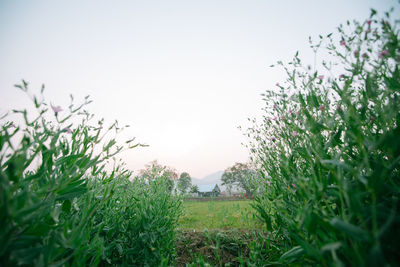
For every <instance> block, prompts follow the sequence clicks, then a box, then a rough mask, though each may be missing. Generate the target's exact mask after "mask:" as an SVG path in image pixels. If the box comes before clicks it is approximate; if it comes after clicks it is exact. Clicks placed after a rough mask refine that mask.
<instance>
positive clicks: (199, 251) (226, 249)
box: [175, 229, 252, 266]
mask: <svg viewBox="0 0 400 267" xmlns="http://www.w3.org/2000/svg"><path fill="white" fill-rule="evenodd" d="M251 240H252V235H251V233H250V232H249V231H244V230H236V229H235V230H213V231H207V230H206V231H195V230H182V231H179V232H178V236H177V239H176V243H175V245H176V248H177V258H176V262H175V264H176V266H186V264H187V263H192V262H195V261H196V259H198V258H199V257H201V258H202V259H203V260H204V261H206V262H207V263H210V264H212V265H213V266H225V264H228V263H229V264H228V265H227V266H239V265H240V259H241V258H242V259H243V258H246V257H247V256H248V254H249V249H248V243H249V242H250V241H251Z"/></svg>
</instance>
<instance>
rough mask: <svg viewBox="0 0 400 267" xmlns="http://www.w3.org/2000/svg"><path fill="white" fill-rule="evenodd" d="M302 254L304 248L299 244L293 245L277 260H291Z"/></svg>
mask: <svg viewBox="0 0 400 267" xmlns="http://www.w3.org/2000/svg"><path fill="white" fill-rule="evenodd" d="M303 254H304V249H303V248H302V247H300V246H295V247H293V248H292V249H291V250H289V251H286V252H285V253H284V254H283V255H282V256H281V257H280V258H279V261H283V262H293V261H295V260H297V259H299V258H300V257H301V256H302V255H303Z"/></svg>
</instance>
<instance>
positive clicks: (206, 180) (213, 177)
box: [192, 171, 225, 191]
mask: <svg viewBox="0 0 400 267" xmlns="http://www.w3.org/2000/svg"><path fill="white" fill-rule="evenodd" d="M222 174H224V171H217V172H214V173H211V174H209V175H207V176H204V177H203V178H201V179H199V178H192V184H193V185H204V184H218V186H219V188H220V189H221V191H225V186H223V185H222V181H221V177H222Z"/></svg>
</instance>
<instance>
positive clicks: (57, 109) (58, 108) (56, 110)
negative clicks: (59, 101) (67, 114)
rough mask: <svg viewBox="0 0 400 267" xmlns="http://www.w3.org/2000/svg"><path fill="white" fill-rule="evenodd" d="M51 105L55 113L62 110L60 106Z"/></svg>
mask: <svg viewBox="0 0 400 267" xmlns="http://www.w3.org/2000/svg"><path fill="white" fill-rule="evenodd" d="M50 106H51V108H52V109H53V111H54V112H55V113H58V112H60V111H62V108H61V107H60V106H53V105H50Z"/></svg>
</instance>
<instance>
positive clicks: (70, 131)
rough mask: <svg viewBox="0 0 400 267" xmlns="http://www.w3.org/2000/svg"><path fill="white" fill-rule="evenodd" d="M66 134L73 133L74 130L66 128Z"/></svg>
mask: <svg viewBox="0 0 400 267" xmlns="http://www.w3.org/2000/svg"><path fill="white" fill-rule="evenodd" d="M64 132H67V133H72V130H71V129H70V128H68V127H66V128H65V129H64Z"/></svg>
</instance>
